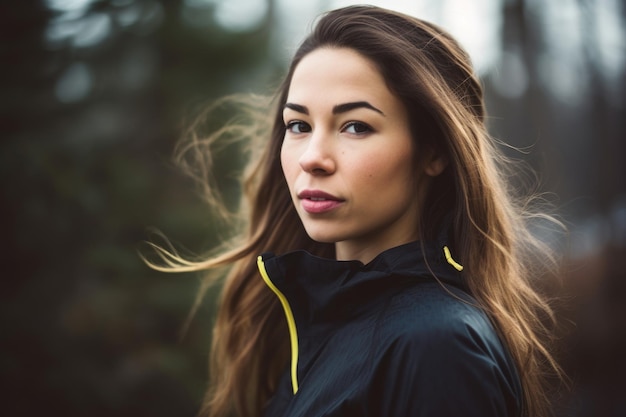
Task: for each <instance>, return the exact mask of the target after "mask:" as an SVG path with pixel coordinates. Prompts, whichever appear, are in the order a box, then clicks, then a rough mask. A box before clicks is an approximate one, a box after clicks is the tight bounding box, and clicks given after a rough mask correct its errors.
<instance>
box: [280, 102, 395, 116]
mask: <svg viewBox="0 0 626 417" xmlns="http://www.w3.org/2000/svg"><path fill="white" fill-rule="evenodd" d="M284 108H286V109H291V110H293V111H297V112H298V113H302V114H307V115H308V114H309V109H308V108H307V107H306V106H302V105H300V104H295V103H285V106H284ZM360 108H364V109H370V110H374V111H375V112H377V113H380V114H382V115H383V116H384V115H385V113H383V112H382V110H380V109H378V108H376V107H374V106H372V105H371V104H370V103H368V102H367V101H354V102H350V103H342V104H337V105H336V106H334V107H333V114H339V113H345V112H348V111H351V110H354V109H360Z"/></svg>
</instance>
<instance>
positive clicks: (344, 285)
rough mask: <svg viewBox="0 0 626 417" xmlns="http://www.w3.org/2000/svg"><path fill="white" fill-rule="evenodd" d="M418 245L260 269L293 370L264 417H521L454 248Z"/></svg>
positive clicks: (270, 259)
mask: <svg viewBox="0 0 626 417" xmlns="http://www.w3.org/2000/svg"><path fill="white" fill-rule="evenodd" d="M424 250H425V251H426V258H427V259H428V263H426V262H425V261H424V256H423V255H422V253H423V252H422V248H421V245H420V243H418V242H413V243H409V244H406V245H402V246H398V247H396V248H392V249H389V250H387V251H385V252H383V253H381V254H380V255H379V256H378V257H376V258H375V259H374V260H372V261H371V262H370V263H368V264H367V265H363V264H362V263H361V262H359V261H335V260H330V259H323V258H318V257H315V256H313V255H310V254H308V253H307V252H304V251H296V252H291V253H288V254H285V255H282V256H274V255H272V254H269V253H268V254H263V255H262V256H259V260H258V264H259V270H260V272H261V276H262V277H263V279H264V280H265V282H266V284H267V285H268V286H269V287H270V288H271V289H272V291H274V293H275V294H276V296H277V297H278V298H279V299H280V301H281V303H282V306H283V308H284V310H285V315H286V317H287V322H288V324H289V331H290V338H291V348H292V360H291V366H290V367H289V369H287V370H286V371H285V373H284V376H283V378H282V379H281V380H280V382H279V386H278V388H277V391H276V393H275V395H274V397H273V398H272V399H271V400H270V401H269V404H268V405H267V407H266V409H265V411H264V415H265V416H267V417H274V416H275V417H283V416H284V417H318V416H343V417H346V416H363V417H365V416H369V417H373V416H377V417H392V416H394V417H395V416H397V417H401V416H407V417H408V416H412V417H421V416H423V417H426V416H428V417H433V416H465V417H473V416H476V417H479V416H480V417H491V416H493V417H495V416H497V417H506V416H517V415H519V413H520V407H521V387H520V383H519V379H518V376H517V373H516V369H515V366H514V364H513V362H512V361H511V358H510V357H509V354H508V353H507V351H506V349H505V348H504V346H503V345H502V343H501V342H500V340H499V338H498V336H497V334H496V332H495V330H494V328H493V326H492V324H491V323H490V321H489V319H488V318H487V316H486V315H485V314H484V312H483V311H482V310H481V309H479V308H478V307H476V302H475V300H474V299H473V298H472V297H471V296H470V295H468V292H467V290H466V289H465V287H464V285H463V281H462V279H461V275H460V272H459V270H461V269H462V266H461V265H459V264H458V263H456V262H455V261H454V259H453V258H452V256H451V255H450V252H449V250H448V248H447V247H441V246H438V245H436V244H434V245H428V246H427V247H425V248H424Z"/></svg>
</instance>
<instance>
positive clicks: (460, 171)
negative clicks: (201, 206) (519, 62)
mask: <svg viewBox="0 0 626 417" xmlns="http://www.w3.org/2000/svg"><path fill="white" fill-rule="evenodd" d="M484 117H485V114H484V106H483V97H482V90H481V86H480V84H479V82H478V80H477V79H476V77H475V74H474V73H473V70H472V67H471V64H470V62H469V58H468V56H467V55H466V53H465V52H464V51H463V50H462V49H461V48H460V46H459V45H458V44H457V43H456V42H455V41H454V40H453V39H452V38H451V37H450V36H449V35H448V34H447V33H445V32H444V31H442V30H441V29H440V28H438V27H436V26H434V25H432V24H429V23H427V22H424V21H421V20H419V19H416V18H412V17H409V16H406V15H403V14H400V13H396V12H392V11H388V10H384V9H380V8H375V7H368V6H358V7H357V6H354V7H347V8H343V9H339V10H335V11H331V12H329V13H327V14H326V15H324V16H323V17H322V18H321V19H320V20H319V22H318V23H317V25H316V27H315V29H314V30H313V32H312V33H311V34H310V35H309V37H308V38H306V40H305V41H304V42H303V44H302V45H301V46H300V48H299V49H298V50H297V52H296V54H295V57H294V58H293V61H292V63H291V65H290V67H289V71H288V73H287V76H286V78H285V80H284V83H283V84H282V87H281V88H280V90H279V92H278V95H277V98H276V110H275V114H274V116H273V126H272V128H271V133H269V134H268V136H267V137H266V138H263V140H264V141H263V142H262V143H263V145H262V146H263V154H262V156H261V157H260V159H259V160H258V161H256V165H255V166H254V169H252V170H251V171H250V172H249V174H248V179H247V181H246V183H245V190H246V196H247V197H248V204H249V207H250V209H249V211H247V212H246V213H248V220H247V225H248V232H247V233H245V234H244V235H243V236H242V237H241V239H240V240H239V241H238V245H237V246H236V247H234V248H233V249H231V250H230V251H227V252H225V253H223V254H222V255H219V256H217V257H212V258H210V259H208V260H204V261H200V262H195V263H191V262H188V261H185V260H182V259H180V258H178V257H177V256H175V254H171V253H168V252H166V251H161V254H162V256H164V257H165V258H166V260H167V261H168V262H169V265H170V267H169V268H167V269H168V270H176V271H183V270H205V269H210V268H214V267H217V266H225V265H226V266H230V270H229V271H230V272H229V274H228V276H227V277H226V280H225V283H224V288H223V294H222V298H221V304H220V307H219V311H218V317H217V322H216V325H215V329H214V338H213V349H212V367H211V376H212V387H211V389H210V390H209V392H208V394H207V402H206V407H205V410H204V412H205V414H206V415H208V416H290V417H296V416H307V417H314V416H460V415H462V416H481V417H485V416H499V417H502V416H521V415H524V416H541V415H544V414H545V413H546V412H547V410H548V408H549V407H548V405H549V404H548V398H547V395H546V391H545V378H544V377H545V375H546V372H547V371H556V372H558V366H557V364H556V363H555V361H554V360H553V358H552V356H551V355H550V353H549V351H548V349H547V347H546V337H547V335H548V332H547V330H546V328H545V327H544V326H543V324H542V323H543V322H544V320H545V318H550V317H551V311H550V308H549V307H548V305H547V304H546V302H544V301H543V299H542V298H541V297H540V295H539V294H538V293H537V292H536V291H535V290H534V288H533V287H534V285H533V283H532V278H533V276H531V273H530V266H529V265H530V264H531V263H536V262H537V258H536V257H534V258H532V259H531V257H530V255H531V254H532V253H533V251H532V249H533V248H534V249H539V250H540V251H543V250H544V249H545V248H543V247H542V245H541V243H540V242H538V241H537V240H536V239H535V238H533V236H532V235H531V234H530V232H529V230H528V225H527V220H528V217H529V215H530V214H529V213H528V212H527V211H526V210H527V208H528V205H527V204H526V203H527V201H522V200H521V199H520V197H519V196H515V195H513V194H512V192H511V191H512V190H511V188H510V187H509V186H508V185H507V183H506V176H505V174H504V171H503V169H504V168H505V167H506V166H507V164H506V163H504V162H505V161H504V159H503V157H502V156H501V155H500V154H499V153H498V151H497V150H496V148H495V145H494V143H493V141H492V140H491V139H490V137H489V136H488V134H487V132H486V130H485V125H484ZM535 252H536V251H535ZM541 253H544V254H545V253H546V252H541Z"/></svg>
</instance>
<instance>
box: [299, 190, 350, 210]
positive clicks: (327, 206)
mask: <svg viewBox="0 0 626 417" xmlns="http://www.w3.org/2000/svg"><path fill="white" fill-rule="evenodd" d="M298 198H299V199H300V204H301V205H302V208H303V209H304V211H306V212H307V213H311V214H319V213H326V212H328V211H331V210H334V209H335V208H337V207H339V206H340V205H342V204H343V202H344V200H342V199H340V198H338V197H335V196H334V195H332V194H328V193H325V192H323V191H319V190H304V191H301V192H300V193H298Z"/></svg>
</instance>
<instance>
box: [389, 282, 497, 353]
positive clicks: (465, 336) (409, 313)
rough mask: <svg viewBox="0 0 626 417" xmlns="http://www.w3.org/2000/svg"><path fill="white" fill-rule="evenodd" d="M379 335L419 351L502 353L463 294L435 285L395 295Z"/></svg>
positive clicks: (493, 332)
mask: <svg viewBox="0 0 626 417" xmlns="http://www.w3.org/2000/svg"><path fill="white" fill-rule="evenodd" d="M380 324H381V326H380V327H379V332H381V334H379V336H381V337H383V339H384V340H394V341H395V342H396V343H407V344H410V345H413V347H419V348H421V349H423V350H430V349H433V350H438V349H440V348H441V347H442V345H445V346H446V350H450V349H454V348H455V347H457V348H461V347H462V348H463V349H467V348H468V347H472V348H473V349H479V350H481V351H483V350H485V351H488V352H489V353H490V354H493V352H491V351H492V350H493V349H497V350H500V351H503V350H504V349H503V347H502V343H501V341H500V339H499V337H498V335H497V332H496V330H495V328H494V327H493V325H492V323H491V321H490V320H489V318H488V316H487V314H486V313H485V312H484V311H483V310H482V309H481V308H480V307H479V305H478V302H477V301H476V300H475V299H474V298H473V297H471V296H470V295H469V294H467V293H466V292H464V291H462V290H460V289H458V288H457V287H453V286H450V285H445V284H440V283H437V282H433V283H423V284H420V285H417V286H415V287H412V288H409V289H407V290H406V291H402V292H401V293H398V294H396V295H395V296H394V297H393V298H392V299H391V300H389V304H388V306H387V307H386V309H385V311H384V313H383V314H382V316H381V323H380Z"/></svg>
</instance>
